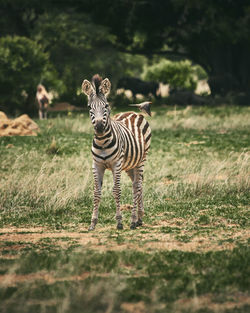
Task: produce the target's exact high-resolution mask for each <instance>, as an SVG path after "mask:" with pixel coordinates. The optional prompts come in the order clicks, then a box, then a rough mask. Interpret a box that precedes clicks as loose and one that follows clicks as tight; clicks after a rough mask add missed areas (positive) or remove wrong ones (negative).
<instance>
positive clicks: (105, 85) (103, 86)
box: [99, 78, 111, 96]
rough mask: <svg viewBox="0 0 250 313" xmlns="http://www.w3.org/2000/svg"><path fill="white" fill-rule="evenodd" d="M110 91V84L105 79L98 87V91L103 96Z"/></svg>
mask: <svg viewBox="0 0 250 313" xmlns="http://www.w3.org/2000/svg"><path fill="white" fill-rule="evenodd" d="M110 89H111V82H110V81H109V79H108V78H105V79H104V80H103V81H102V82H101V85H100V87H99V91H100V92H101V93H103V94H104V95H105V96H106V95H107V94H108V93H109V92H110Z"/></svg>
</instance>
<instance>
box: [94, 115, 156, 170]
mask: <svg viewBox="0 0 250 313" xmlns="http://www.w3.org/2000/svg"><path fill="white" fill-rule="evenodd" d="M150 139H151V130H150V127H149V124H148V122H147V120H146V119H145V118H144V116H143V115H142V114H137V113H134V112H127V113H120V114H117V115H115V116H114V118H113V120H110V127H109V131H108V132H107V133H106V134H105V135H104V136H101V137H99V136H95V138H94V140H93V145H92V154H93V159H94V160H95V162H97V163H101V164H103V165H104V166H105V168H106V169H112V164H113V163H114V162H116V161H117V160H118V159H121V160H122V170H125V171H128V170H130V169H132V168H134V167H136V166H138V165H139V164H141V163H142V162H144V161H145V159H146V154H147V151H148V150H149V147H150Z"/></svg>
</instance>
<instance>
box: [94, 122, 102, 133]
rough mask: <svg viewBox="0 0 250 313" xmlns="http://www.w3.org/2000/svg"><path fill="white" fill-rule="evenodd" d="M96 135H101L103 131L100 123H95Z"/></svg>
mask: <svg viewBox="0 0 250 313" xmlns="http://www.w3.org/2000/svg"><path fill="white" fill-rule="evenodd" d="M94 128H95V130H96V132H97V133H99V134H101V133H102V132H103V131H104V125H103V123H102V121H97V122H96V123H95V126H94Z"/></svg>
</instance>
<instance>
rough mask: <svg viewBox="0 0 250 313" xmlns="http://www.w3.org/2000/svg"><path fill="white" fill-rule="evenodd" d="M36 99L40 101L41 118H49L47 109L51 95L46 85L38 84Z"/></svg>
mask: <svg viewBox="0 0 250 313" xmlns="http://www.w3.org/2000/svg"><path fill="white" fill-rule="evenodd" d="M36 99H37V102H38V109H39V119H40V120H43V119H47V111H48V106H49V95H48V93H47V91H46V89H45V87H44V86H43V85H41V84H39V85H38V86H37V92H36Z"/></svg>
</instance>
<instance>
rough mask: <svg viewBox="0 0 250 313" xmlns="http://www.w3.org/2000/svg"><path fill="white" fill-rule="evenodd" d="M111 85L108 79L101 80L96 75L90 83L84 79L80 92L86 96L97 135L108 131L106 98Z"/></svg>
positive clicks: (108, 113) (108, 112) (108, 109)
mask: <svg viewBox="0 0 250 313" xmlns="http://www.w3.org/2000/svg"><path fill="white" fill-rule="evenodd" d="M110 88H111V83H110V81H109V79H108V78H105V79H103V80H102V78H101V77H100V76H99V75H98V74H96V75H94V76H93V78H92V82H91V83H90V82H89V81H88V80H87V79H84V81H83V83H82V91H83V93H85V95H87V96H88V107H89V114H90V119H91V122H92V124H93V125H94V129H95V133H96V134H97V135H101V134H104V133H105V132H106V131H107V129H108V124H109V123H108V122H109V116H110V107H109V104H108V101H107V98H106V96H107V95H108V93H109V92H110Z"/></svg>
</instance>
